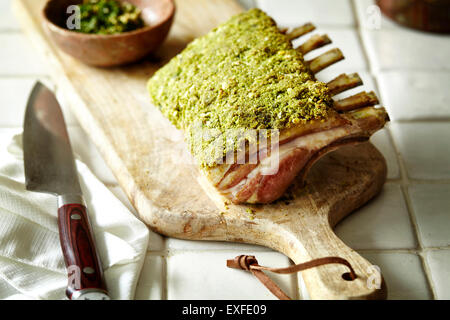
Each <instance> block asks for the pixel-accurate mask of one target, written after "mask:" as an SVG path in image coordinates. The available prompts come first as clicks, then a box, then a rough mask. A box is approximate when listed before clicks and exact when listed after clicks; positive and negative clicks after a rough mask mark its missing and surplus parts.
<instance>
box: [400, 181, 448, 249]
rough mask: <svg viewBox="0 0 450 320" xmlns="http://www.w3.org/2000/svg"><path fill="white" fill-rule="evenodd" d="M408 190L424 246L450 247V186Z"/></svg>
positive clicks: (419, 186)
mask: <svg viewBox="0 0 450 320" xmlns="http://www.w3.org/2000/svg"><path fill="white" fill-rule="evenodd" d="M408 190H409V195H410V198H411V203H412V209H413V212H414V215H415V217H416V220H417V224H418V228H419V232H420V236H421V239H422V243H423V245H424V246H426V247H431V246H432V247H438V246H448V245H450V185H445V184H432V185H431V184H428V185H422V184H420V185H412V186H410V187H409V188H408Z"/></svg>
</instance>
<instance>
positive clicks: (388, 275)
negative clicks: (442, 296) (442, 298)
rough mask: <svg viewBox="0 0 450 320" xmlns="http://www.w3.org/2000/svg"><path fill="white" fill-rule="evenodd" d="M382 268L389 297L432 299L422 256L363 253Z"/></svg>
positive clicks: (392, 298) (394, 298)
mask: <svg viewBox="0 0 450 320" xmlns="http://www.w3.org/2000/svg"><path fill="white" fill-rule="evenodd" d="M361 255H362V256H363V257H364V258H366V259H367V260H368V261H370V262H371V263H373V264H374V265H376V266H378V267H379V268H380V271H381V274H382V275H383V278H384V280H385V282H386V285H387V292H388V299H391V300H396V299H401V300H425V299H432V295H431V292H430V288H429V285H428V282H427V279H426V276H425V273H424V271H423V268H422V262H421V260H420V258H419V257H418V256H417V255H415V254H410V253H361Z"/></svg>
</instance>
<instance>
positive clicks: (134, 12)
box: [76, 0, 144, 35]
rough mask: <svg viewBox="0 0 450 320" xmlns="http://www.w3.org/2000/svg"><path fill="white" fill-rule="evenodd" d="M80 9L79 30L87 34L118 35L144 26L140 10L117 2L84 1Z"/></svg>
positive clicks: (105, 0) (106, 0)
mask: <svg viewBox="0 0 450 320" xmlns="http://www.w3.org/2000/svg"><path fill="white" fill-rule="evenodd" d="M78 6H79V8H80V29H78V30H76V31H78V32H82V33H89V34H109V35H110V34H118V33H123V32H128V31H133V30H136V29H139V28H142V27H143V26H144V21H143V20H142V18H141V10H140V9H139V8H137V7H136V6H134V5H132V4H131V3H128V2H121V1H117V0H84V1H83V3H82V4H80V5H78Z"/></svg>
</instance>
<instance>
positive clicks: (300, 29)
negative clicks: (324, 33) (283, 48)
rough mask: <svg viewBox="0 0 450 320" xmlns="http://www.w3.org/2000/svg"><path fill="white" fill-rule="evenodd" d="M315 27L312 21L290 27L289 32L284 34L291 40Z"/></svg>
mask: <svg viewBox="0 0 450 320" xmlns="http://www.w3.org/2000/svg"><path fill="white" fill-rule="evenodd" d="M315 28H316V27H315V26H314V25H313V24H312V23H310V22H308V23H306V24H304V25H302V26H300V27H297V28H294V29H292V30H291V31H290V32H288V33H287V34H286V36H287V37H288V39H289V40H291V41H292V40H294V39H297V38H300V37H301V36H303V35H305V34H307V33H309V32H311V31H313V30H314V29H315Z"/></svg>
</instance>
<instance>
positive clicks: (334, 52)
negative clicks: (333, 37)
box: [306, 48, 344, 73]
mask: <svg viewBox="0 0 450 320" xmlns="http://www.w3.org/2000/svg"><path fill="white" fill-rule="evenodd" d="M342 59H344V55H343V54H342V52H341V50H339V49H338V48H334V49H331V50H329V51H327V52H325V53H323V54H321V55H320V56H318V57H316V58H314V59H312V60H310V61H306V63H307V64H308V65H309V69H310V70H311V71H312V73H317V72H319V71H321V70H323V69H325V68H326V67H328V66H330V65H332V64H333V63H336V62H338V61H340V60H342Z"/></svg>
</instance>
